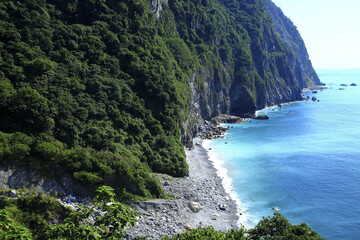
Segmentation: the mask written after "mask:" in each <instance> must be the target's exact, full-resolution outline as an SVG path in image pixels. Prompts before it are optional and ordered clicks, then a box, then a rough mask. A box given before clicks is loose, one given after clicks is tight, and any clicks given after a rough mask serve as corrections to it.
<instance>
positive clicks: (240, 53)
mask: <svg viewBox="0 0 360 240" xmlns="http://www.w3.org/2000/svg"><path fill="white" fill-rule="evenodd" d="M264 6H265V7H264ZM274 9H275V10H274ZM269 13H270V15H269ZM279 19H281V21H280V20H279ZM274 23H275V24H274ZM284 29H286V32H285V31H283V32H284V34H281V33H280V34H279V31H280V30H284ZM293 29H294V27H293V26H292V25H291V24H290V22H289V21H288V20H286V18H285V17H283V15H281V12H280V11H279V10H278V9H276V8H275V7H274V6H272V5H271V3H270V2H266V1H265V5H264V2H263V1H261V0H252V1H248V0H201V1H200V0H195V1H194V0H191V1H190V0H181V1H180V0H168V1H167V0H151V1H150V2H149V1H147V0H117V1H115V0H99V1H93V0H84V1H81V3H80V2H78V1H76V0H67V1H60V0H40V1H25V0H23V1H15V0H5V1H2V2H1V3H0V161H1V163H2V165H5V166H6V165H7V166H9V165H10V166H11V165H14V163H18V162H20V163H25V164H26V165H27V166H28V168H29V169H39V170H40V171H42V172H49V171H48V170H49V169H53V170H54V169H61V171H60V172H63V171H65V172H67V173H70V175H71V176H72V178H73V181H75V182H76V183H77V184H79V185H83V186H84V187H87V188H90V189H94V188H95V187H96V186H98V185H100V184H108V185H112V186H113V187H115V188H116V189H117V191H118V192H120V191H121V192H122V193H123V195H126V196H127V195H128V194H137V195H140V196H144V197H161V196H163V195H164V194H163V191H162V188H161V186H160V185H159V183H158V182H157V181H156V180H155V179H153V178H152V177H151V174H150V173H151V172H161V173H167V174H170V175H173V176H184V175H186V174H187V165H186V162H185V154H184V150H183V145H182V143H186V142H187V141H188V140H190V139H191V138H192V136H194V135H195V134H196V132H197V130H198V128H199V126H200V125H201V124H202V123H203V120H204V119H211V118H212V117H214V116H216V115H218V114H221V113H231V114H235V115H239V116H252V115H253V114H254V112H255V110H256V109H260V108H263V107H265V106H269V105H274V104H279V103H282V102H288V101H293V100H300V99H301V94H300V93H301V89H302V88H303V87H306V86H309V85H313V84H318V83H319V81H318V78H317V76H316V73H315V72H314V70H313V69H312V67H311V62H310V61H309V60H308V55H307V53H306V49H305V46H304V45H303V44H302V45H301V43H302V41H301V38H300V36H299V34H298V33H297V32H295V30H293ZM294 32H295V33H294ZM290 36H291V38H290ZM286 39H287V40H286ZM304 49H305V50H304ZM55 175H56V174H55ZM52 177H54V176H52ZM57 177H59V176H55V178H57ZM59 184H60V185H61V184H63V185H64V184H65V183H61V182H60V183H59Z"/></svg>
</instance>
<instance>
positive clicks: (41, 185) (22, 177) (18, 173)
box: [0, 163, 88, 195]
mask: <svg viewBox="0 0 360 240" xmlns="http://www.w3.org/2000/svg"><path fill="white" fill-rule="evenodd" d="M21 187H27V188H33V189H34V190H35V191H37V192H51V193H63V194H75V195H88V190H87V189H86V188H85V187H84V186H82V185H81V184H79V182H77V181H75V180H74V179H73V177H72V176H71V175H70V174H69V173H67V172H65V171H64V172H55V171H50V172H47V173H46V177H45V176H44V173H42V172H41V171H38V170H36V169H32V168H31V167H29V166H27V165H26V164H21V163H13V164H2V166H0V188H1V189H8V188H21ZM15 194H16V192H15Z"/></svg>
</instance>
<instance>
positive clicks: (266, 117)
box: [253, 114, 269, 120]
mask: <svg viewBox="0 0 360 240" xmlns="http://www.w3.org/2000/svg"><path fill="white" fill-rule="evenodd" d="M253 119H257V120H268V119H269V116H267V115H265V114H262V115H257V116H255V117H253Z"/></svg>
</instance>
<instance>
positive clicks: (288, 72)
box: [170, 0, 320, 135]
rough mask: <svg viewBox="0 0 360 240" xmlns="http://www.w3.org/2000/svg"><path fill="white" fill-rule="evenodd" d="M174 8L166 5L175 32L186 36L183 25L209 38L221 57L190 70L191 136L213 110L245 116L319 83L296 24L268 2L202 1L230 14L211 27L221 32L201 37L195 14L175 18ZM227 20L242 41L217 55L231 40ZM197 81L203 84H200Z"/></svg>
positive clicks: (292, 98)
mask: <svg viewBox="0 0 360 240" xmlns="http://www.w3.org/2000/svg"><path fill="white" fill-rule="evenodd" d="M175 2H176V1H175ZM175 6H177V5H175V4H174V3H170V8H171V9H172V10H173V12H174V14H175V20H176V21H177V24H178V25H180V26H183V27H182V28H178V30H180V36H181V37H182V38H183V39H184V40H186V39H185V38H187V36H186V34H184V33H183V32H186V31H185V30H184V28H186V29H187V32H190V33H192V34H197V35H198V36H199V37H200V38H203V39H204V40H205V42H206V40H208V44H210V45H211V46H212V48H213V49H216V48H217V49H218V51H219V53H220V54H219V55H220V59H221V61H219V62H220V63H218V64H216V65H215V68H214V69H211V68H209V67H208V66H206V65H205V66H204V64H202V65H201V67H200V68H199V69H198V71H194V73H193V74H192V76H191V78H190V83H191V84H190V86H191V104H190V106H189V107H190V118H189V119H188V120H186V121H185V122H184V124H183V132H191V135H194V134H195V133H196V132H197V128H198V126H199V123H201V122H202V120H203V119H210V118H211V117H214V116H216V115H218V114H222V113H228V114H233V115H238V116H244V117H249V116H253V115H254V113H255V111H256V110H257V109H262V108H264V107H266V106H272V105H277V104H280V103H284V102H289V101H296V100H301V90H302V89H303V88H306V87H309V86H313V85H319V84H320V80H319V78H318V76H317V74H316V72H315V71H314V69H313V67H312V65H311V61H310V60H309V55H308V53H307V50H306V48H305V44H304V42H303V40H302V39H301V36H300V34H299V33H298V31H297V30H296V27H295V26H294V25H293V24H292V22H291V21H290V20H289V19H288V18H287V17H286V16H284V14H283V13H282V11H281V10H280V9H279V8H277V7H276V6H275V5H274V4H273V3H272V2H271V1H270V0H264V1H253V2H252V3H247V2H246V1H233V2H229V1H222V0H219V1H207V2H206V4H203V5H202V7H208V8H210V9H211V8H212V7H214V6H215V7H217V8H218V9H221V10H222V12H226V14H227V15H228V16H235V17H234V18H232V17H231V18H230V21H224V22H222V23H221V25H218V26H216V27H219V28H221V30H220V31H222V32H221V33H219V34H215V35H216V37H214V38H212V35H211V32H207V36H206V37H201V34H202V32H201V30H202V29H201V28H199V27H198V26H201V22H200V23H199V20H198V19H196V15H197V13H198V12H194V13H193V15H192V16H188V18H186V19H185V20H184V19H180V18H177V13H178V12H177V11H179V9H176V10H175V9H174V8H175ZM200 9H201V8H200ZM210 12H211V11H210ZM212 13H213V16H215V17H213V21H214V24H219V22H220V20H218V19H217V18H216V13H217V12H216V11H213V12H212ZM229 22H230V23H229ZM228 24H231V25H232V26H234V25H235V26H237V29H236V33H237V34H240V35H241V34H243V35H242V37H241V39H240V41H243V43H244V44H243V45H241V46H239V45H235V47H234V45H233V46H232V49H231V50H232V52H231V53H229V52H226V53H227V55H226V56H222V55H221V50H222V49H223V47H224V45H226V44H227V43H228V42H229V41H231V40H230V39H229V38H227V34H229V35H232V34H233V33H232V32H230V31H229V26H228ZM205 25H206V24H205ZM214 31H215V32H216V30H214ZM232 37H234V38H235V39H236V37H235V36H232ZM225 47H226V46H225ZM234 48H235V49H234ZM245 58H246V60H245V61H244V59H245ZM213 66H214V65H213ZM199 79H200V80H199ZM198 82H204V84H203V86H202V87H201V88H199V87H198V84H197V83H198Z"/></svg>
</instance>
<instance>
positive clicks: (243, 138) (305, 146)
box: [205, 70, 360, 240]
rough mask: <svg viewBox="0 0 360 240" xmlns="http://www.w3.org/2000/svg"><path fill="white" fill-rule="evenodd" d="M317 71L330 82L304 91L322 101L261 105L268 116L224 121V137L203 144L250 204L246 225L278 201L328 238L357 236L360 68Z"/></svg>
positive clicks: (242, 203)
mask: <svg viewBox="0 0 360 240" xmlns="http://www.w3.org/2000/svg"><path fill="white" fill-rule="evenodd" d="M317 72H318V74H319V77H320V79H321V81H322V82H324V83H326V84H327V87H328V88H329V89H327V90H324V91H318V93H311V92H308V93H304V96H307V95H309V96H310V98H311V97H312V96H315V97H317V98H318V99H319V100H320V102H313V101H308V102H294V103H290V104H286V105H283V107H282V108H273V109H265V110H262V111H260V113H263V114H267V115H268V116H269V117H270V119H269V120H252V121H251V122H245V123H243V124H228V125H229V126H231V127H233V128H231V129H230V130H229V131H228V132H227V134H226V136H225V138H224V139H216V140H214V141H209V142H206V145H205V147H206V148H212V150H210V151H209V154H210V158H212V160H213V161H215V163H216V164H215V165H217V168H220V169H222V170H221V175H223V176H225V180H226V179H227V181H226V182H228V183H227V184H228V188H230V184H232V189H233V197H235V198H238V199H239V200H238V202H239V206H240V208H241V209H242V210H246V211H248V212H247V213H246V218H247V222H245V225H247V226H249V225H250V226H251V225H252V226H253V225H255V224H256V223H257V222H258V221H259V220H260V219H261V217H262V216H267V215H272V214H273V212H274V210H273V208H279V209H280V210H279V212H280V213H282V214H283V215H284V216H285V217H287V218H288V219H289V220H290V221H291V222H292V223H293V224H298V223H301V222H306V223H307V224H308V225H309V226H310V227H311V228H312V229H313V230H315V231H317V232H319V233H320V234H321V235H322V237H325V238H326V239H330V240H331V239H358V236H359V235H360V217H359V216H360V97H359V96H360V70H318V71H317ZM351 83H356V84H358V86H355V87H352V86H350V84H351ZM340 84H347V85H349V86H347V87H344V86H340ZM339 88H344V90H339ZM226 142H227V143H228V144H225V143H226ZM243 221H245V218H243Z"/></svg>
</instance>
